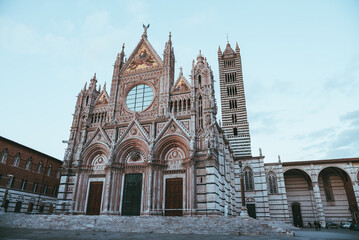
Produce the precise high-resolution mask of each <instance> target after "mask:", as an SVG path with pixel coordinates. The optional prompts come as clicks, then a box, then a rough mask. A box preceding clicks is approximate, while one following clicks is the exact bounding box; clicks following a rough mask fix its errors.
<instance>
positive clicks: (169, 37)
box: [168, 32, 172, 43]
mask: <svg viewBox="0 0 359 240" xmlns="http://www.w3.org/2000/svg"><path fill="white" fill-rule="evenodd" d="M168 42H169V43H172V40H171V32H170V34H169V36H168Z"/></svg>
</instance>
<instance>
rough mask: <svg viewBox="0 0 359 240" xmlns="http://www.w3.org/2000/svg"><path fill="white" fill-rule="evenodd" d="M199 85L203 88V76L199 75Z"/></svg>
mask: <svg viewBox="0 0 359 240" xmlns="http://www.w3.org/2000/svg"><path fill="white" fill-rule="evenodd" d="M198 85H199V86H202V79H201V75H198Z"/></svg>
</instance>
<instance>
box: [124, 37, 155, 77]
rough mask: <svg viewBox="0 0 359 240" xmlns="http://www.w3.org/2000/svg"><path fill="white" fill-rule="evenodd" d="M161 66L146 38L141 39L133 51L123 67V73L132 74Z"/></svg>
mask: <svg viewBox="0 0 359 240" xmlns="http://www.w3.org/2000/svg"><path fill="white" fill-rule="evenodd" d="M159 66H162V60H161V58H160V57H159V55H158V54H157V53H156V51H155V50H154V49H153V47H152V46H151V44H150V43H149V42H148V40H147V38H146V37H144V36H143V37H142V39H141V41H140V42H139V43H138V45H137V47H136V48H135V50H134V51H133V52H132V54H131V56H130V57H129V59H128V61H127V62H126V63H125V66H124V67H123V69H124V70H122V71H124V72H126V73H128V72H133V71H138V70H143V69H148V68H153V67H159Z"/></svg>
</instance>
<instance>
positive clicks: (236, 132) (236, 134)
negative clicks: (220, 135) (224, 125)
mask: <svg viewBox="0 0 359 240" xmlns="http://www.w3.org/2000/svg"><path fill="white" fill-rule="evenodd" d="M233 135H234V136H238V130H237V128H233Z"/></svg>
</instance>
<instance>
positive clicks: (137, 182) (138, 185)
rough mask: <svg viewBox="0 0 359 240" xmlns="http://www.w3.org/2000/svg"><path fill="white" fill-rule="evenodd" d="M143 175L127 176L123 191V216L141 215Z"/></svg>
mask: <svg viewBox="0 0 359 240" xmlns="http://www.w3.org/2000/svg"><path fill="white" fill-rule="evenodd" d="M141 191H142V173H136V174H126V175H125V184H124V189H123V200H122V201H123V203H122V215H125V216H139V215H140V213H141Z"/></svg>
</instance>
